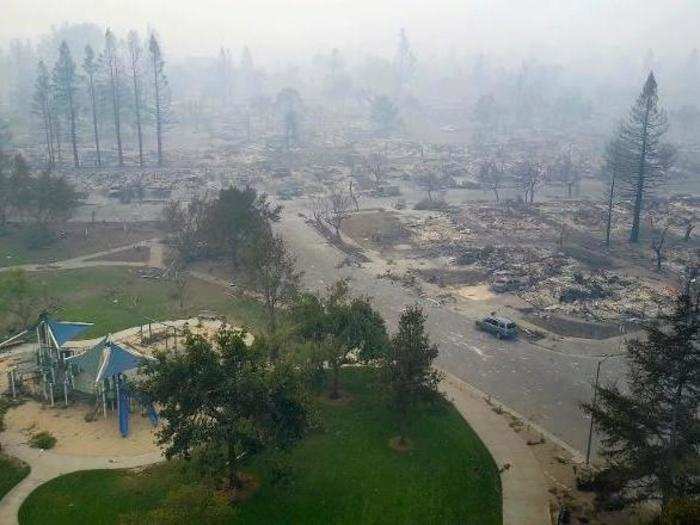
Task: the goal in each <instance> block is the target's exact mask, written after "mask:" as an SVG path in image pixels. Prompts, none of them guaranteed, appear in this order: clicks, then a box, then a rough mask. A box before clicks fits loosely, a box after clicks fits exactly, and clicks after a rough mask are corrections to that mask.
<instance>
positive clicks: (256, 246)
mask: <svg viewBox="0 0 700 525" xmlns="http://www.w3.org/2000/svg"><path fill="white" fill-rule="evenodd" d="M245 270H246V271H245V273H246V276H247V279H246V280H247V282H248V285H249V286H250V288H251V289H252V290H254V291H255V292H257V293H258V294H260V295H261V296H262V298H263V303H264V305H265V312H266V313H267V321H268V329H269V332H270V333H271V334H272V333H274V332H275V330H276V329H277V310H278V308H279V306H280V305H284V304H287V305H288V304H292V302H293V301H294V298H295V297H296V296H297V294H298V292H299V284H300V280H301V274H300V273H299V272H298V271H297V269H296V259H295V258H294V256H293V255H292V254H291V253H290V252H289V249H288V248H287V246H286V244H285V242H284V239H282V237H281V236H280V235H275V234H274V233H273V232H272V230H271V229H270V228H268V229H266V230H264V231H263V233H262V234H261V235H259V236H258V238H257V240H256V241H255V242H253V244H252V245H251V246H250V248H249V249H248V250H247V255H246V257H245Z"/></svg>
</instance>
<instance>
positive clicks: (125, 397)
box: [119, 388, 130, 437]
mask: <svg viewBox="0 0 700 525" xmlns="http://www.w3.org/2000/svg"><path fill="white" fill-rule="evenodd" d="M129 415H130V414H129V391H128V390H127V389H126V388H122V389H120V390H119V432H121V434H122V437H126V436H128V435H129Z"/></svg>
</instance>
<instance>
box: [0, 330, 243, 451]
mask: <svg viewBox="0 0 700 525" xmlns="http://www.w3.org/2000/svg"><path fill="white" fill-rule="evenodd" d="M222 326H225V327H227V328H234V327H232V326H230V325H224V324H223V323H222V321H220V320H216V319H198V318H194V319H183V320H177V321H167V322H162V323H152V325H151V327H150V331H149V333H150V337H148V338H146V337H145V335H146V333H147V332H146V331H147V330H148V328H147V326H144V327H138V326H137V327H132V328H129V329H126V330H122V331H121V332H118V333H115V334H112V336H111V339H112V341H114V342H116V343H118V344H121V345H126V346H129V347H130V348H132V349H134V350H136V351H138V352H141V353H143V354H145V355H153V353H154V352H155V351H163V350H166V345H167V349H168V350H170V351H173V350H175V348H177V347H179V348H182V345H183V344H184V332H185V328H186V329H187V330H188V331H189V332H191V333H194V334H199V335H203V336H205V337H208V338H211V337H213V336H214V335H215V334H216V333H217V332H218V331H219V330H220V329H221V328H222ZM166 327H167V328H166ZM166 333H167V334H168V337H167V338H166V337H165V335H166ZM176 334H177V335H176ZM100 339H101V338H99V339H94V340H89V341H88V340H83V341H73V342H71V343H70V344H69V346H70V347H73V348H87V347H90V346H92V345H94V344H96V343H97V342H98V341H99V340H100ZM166 339H167V343H166ZM175 339H177V345H176V344H175ZM247 341H248V343H249V344H250V342H252V336H251V335H248V336H247ZM34 347H35V345H34V344H25V345H22V346H21V347H16V348H15V349H14V350H13V351H11V352H8V353H6V354H5V355H4V356H2V355H0V389H1V390H3V391H4V390H5V389H6V386H7V385H6V383H7V378H6V376H5V373H4V372H5V369H7V368H8V367H11V366H13V365H17V364H19V363H20V362H22V361H24V362H26V361H27V360H28V359H29V360H31V359H33V357H32V356H33V352H34ZM89 413H90V414H94V413H95V406H94V404H92V403H91V402H88V401H85V402H71V404H70V405H69V406H67V407H66V406H64V404H63V400H62V399H57V400H56V405H55V406H54V407H50V406H48V405H47V404H45V403H40V402H38V401H35V400H31V399H27V400H25V402H24V403H22V404H21V405H19V406H17V407H14V408H11V409H10V410H9V411H8V412H7V414H6V416H5V426H6V430H5V435H4V438H6V439H7V440H8V441H10V442H15V443H26V442H28V441H29V439H30V438H31V436H32V435H33V434H36V433H38V432H42V431H47V432H50V433H51V434H52V435H53V436H54V437H55V438H56V445H55V447H54V448H53V449H52V450H51V452H52V453H55V454H63V455H69V456H122V457H127V456H140V455H143V454H148V453H154V452H158V450H159V448H158V447H157V446H156V445H155V443H154V437H155V436H154V432H155V430H156V428H154V427H153V425H152V424H151V422H150V421H149V419H148V417H145V416H142V415H141V413H140V412H139V410H138V409H135V410H134V411H133V413H132V414H131V417H130V423H129V435H128V436H127V437H122V436H121V434H120V432H119V426H118V421H117V413H116V411H114V410H108V411H107V417H106V418H105V417H104V415H103V412H102V410H98V411H97V413H96V416H95V417H94V419H93V420H92V421H88V420H89V419H91V418H86V415H88V414H89ZM86 419H88V420H86Z"/></svg>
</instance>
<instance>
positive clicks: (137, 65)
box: [127, 31, 144, 167]
mask: <svg viewBox="0 0 700 525" xmlns="http://www.w3.org/2000/svg"><path fill="white" fill-rule="evenodd" d="M127 46H128V49H129V69H130V73H131V81H132V84H133V88H134V115H135V117H136V134H137V137H138V141H139V166H141V167H143V165H144V159H143V132H142V130H141V67H142V66H141V57H142V55H143V49H142V47H141V41H140V39H139V35H138V33H137V32H136V31H129V35H128V36H127Z"/></svg>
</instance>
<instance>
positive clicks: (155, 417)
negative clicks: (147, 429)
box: [146, 403, 158, 426]
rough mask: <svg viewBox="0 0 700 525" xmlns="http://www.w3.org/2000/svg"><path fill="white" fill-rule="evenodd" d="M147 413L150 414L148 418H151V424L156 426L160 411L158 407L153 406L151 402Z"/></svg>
mask: <svg viewBox="0 0 700 525" xmlns="http://www.w3.org/2000/svg"><path fill="white" fill-rule="evenodd" d="M146 413H147V414H148V419H150V420H151V424H152V425H153V426H156V425H157V424H158V412H156V407H154V406H153V403H149V405H148V408H147V409H146Z"/></svg>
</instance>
